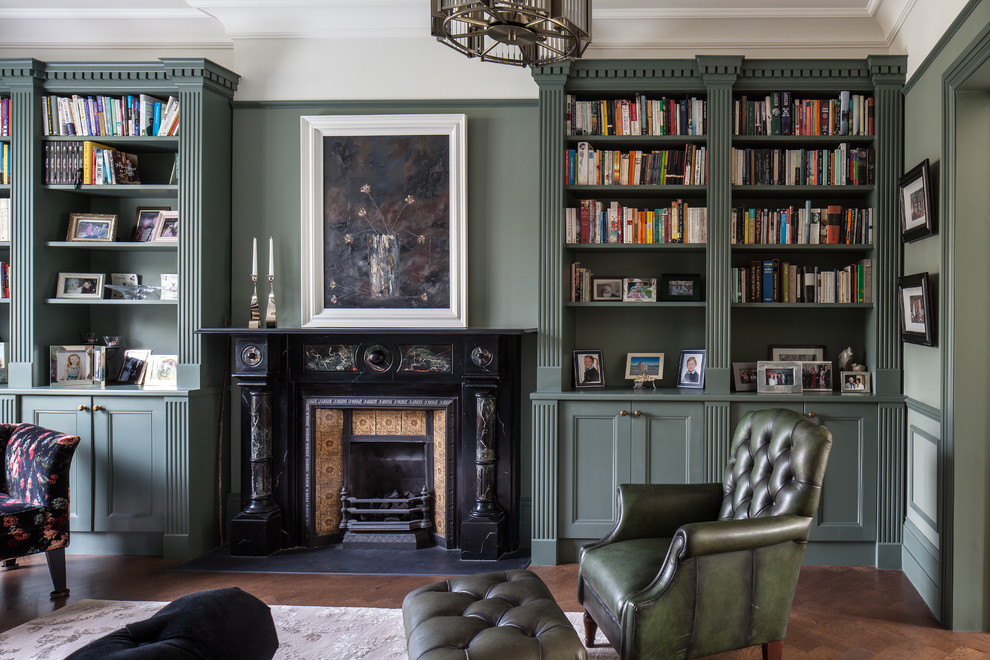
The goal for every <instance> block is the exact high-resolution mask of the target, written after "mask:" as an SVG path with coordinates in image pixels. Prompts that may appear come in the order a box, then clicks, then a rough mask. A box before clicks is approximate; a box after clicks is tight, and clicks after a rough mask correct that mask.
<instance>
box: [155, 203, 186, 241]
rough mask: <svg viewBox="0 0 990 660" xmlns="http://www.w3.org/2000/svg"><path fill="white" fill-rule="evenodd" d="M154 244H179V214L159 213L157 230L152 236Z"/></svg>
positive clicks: (170, 212) (173, 212) (174, 212)
mask: <svg viewBox="0 0 990 660" xmlns="http://www.w3.org/2000/svg"><path fill="white" fill-rule="evenodd" d="M151 240H152V242H154V243H177V242H178V241H179V212H178V211H159V212H158V220H157V221H156V222H155V230H154V232H152V234H151Z"/></svg>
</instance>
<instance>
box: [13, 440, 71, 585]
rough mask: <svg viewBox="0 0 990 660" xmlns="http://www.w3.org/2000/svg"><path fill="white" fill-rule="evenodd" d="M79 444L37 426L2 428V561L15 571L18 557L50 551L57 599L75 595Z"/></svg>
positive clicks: (48, 557) (49, 561) (48, 554)
mask: <svg viewBox="0 0 990 660" xmlns="http://www.w3.org/2000/svg"><path fill="white" fill-rule="evenodd" d="M78 444H79V437H78V436H75V435H66V434H65V433H60V432H58V431H51V430H49V429H44V428H41V427H40V426H35V425H34V424H0V458H2V459H3V470H2V471H0V559H2V560H4V566H5V567H8V568H11V567H14V566H16V558H17V557H24V556H27V555H33V554H37V553H39V552H44V553H46V558H47V559H48V569H49V571H50V572H51V575H52V585H53V586H54V588H55V590H54V591H53V592H52V594H51V596H52V598H59V597H62V596H67V595H69V590H68V588H67V587H66V583H65V547H66V546H67V545H69V464H70V463H71V462H72V454H73V453H74V452H75V451H76V446H77V445H78Z"/></svg>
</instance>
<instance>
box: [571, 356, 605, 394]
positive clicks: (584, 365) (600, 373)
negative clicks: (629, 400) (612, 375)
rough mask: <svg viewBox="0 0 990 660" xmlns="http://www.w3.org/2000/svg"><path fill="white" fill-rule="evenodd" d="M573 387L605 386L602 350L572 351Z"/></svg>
mask: <svg viewBox="0 0 990 660" xmlns="http://www.w3.org/2000/svg"><path fill="white" fill-rule="evenodd" d="M573 355H574V387H576V388H583V387H589V388H590V387H605V360H604V358H603V357H602V351H600V350H598V349H595V350H586V351H579V350H575V351H574V354H573Z"/></svg>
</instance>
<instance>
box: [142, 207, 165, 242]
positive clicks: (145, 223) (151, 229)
mask: <svg viewBox="0 0 990 660" xmlns="http://www.w3.org/2000/svg"><path fill="white" fill-rule="evenodd" d="M168 210H170V209H169V207H167V206H151V207H148V206H145V207H143V208H139V209H138V211H137V219H136V220H135V221H134V241H135V242H138V243H147V242H148V241H150V240H151V238H152V237H153V236H154V235H155V225H157V224H158V214H159V213H161V212H162V211H168Z"/></svg>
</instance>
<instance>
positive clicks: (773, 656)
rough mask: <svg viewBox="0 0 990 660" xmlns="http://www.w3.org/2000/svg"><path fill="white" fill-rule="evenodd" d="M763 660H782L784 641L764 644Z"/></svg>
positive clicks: (779, 640)
mask: <svg viewBox="0 0 990 660" xmlns="http://www.w3.org/2000/svg"><path fill="white" fill-rule="evenodd" d="M763 660H784V640H782V639H778V640H777V641H776V642H767V643H766V644H764V645H763Z"/></svg>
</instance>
